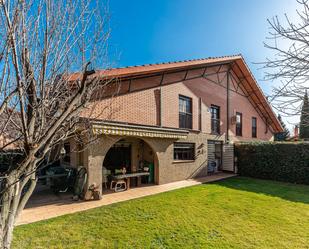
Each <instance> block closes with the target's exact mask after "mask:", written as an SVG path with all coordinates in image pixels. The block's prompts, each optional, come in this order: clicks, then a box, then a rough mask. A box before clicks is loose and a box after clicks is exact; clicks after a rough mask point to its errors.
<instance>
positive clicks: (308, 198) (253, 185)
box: [210, 176, 309, 204]
mask: <svg viewBox="0 0 309 249" xmlns="http://www.w3.org/2000/svg"><path fill="white" fill-rule="evenodd" d="M210 184H216V185H220V186H223V187H227V188H232V189H237V190H242V191H248V192H254V193H257V194H264V195H268V196H273V197H278V198H282V199H285V200H288V201H292V202H301V203H304V204H309V186H307V185H298V184H291V183H284V182H276V181H270V180H261V179H255V178H249V177H241V176H239V177H233V178H230V179H226V180H222V181H216V182H213V183H210Z"/></svg>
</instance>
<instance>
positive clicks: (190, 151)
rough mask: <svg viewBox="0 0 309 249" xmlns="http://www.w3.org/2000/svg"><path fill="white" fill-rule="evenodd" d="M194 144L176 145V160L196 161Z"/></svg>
mask: <svg viewBox="0 0 309 249" xmlns="http://www.w3.org/2000/svg"><path fill="white" fill-rule="evenodd" d="M194 147H195V146H194V144H193V143H174V160H194V159H195V158H194V157H195V155H194V154H195V153H194V150H195V148H194Z"/></svg>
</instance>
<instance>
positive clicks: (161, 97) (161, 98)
mask: <svg viewBox="0 0 309 249" xmlns="http://www.w3.org/2000/svg"><path fill="white" fill-rule="evenodd" d="M163 80H164V73H163V74H162V78H161V82H160V127H162V113H163V110H162V106H163V105H162V100H163V96H162V84H163Z"/></svg>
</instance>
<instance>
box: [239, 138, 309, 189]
mask: <svg viewBox="0 0 309 249" xmlns="http://www.w3.org/2000/svg"><path fill="white" fill-rule="evenodd" d="M235 156H236V157H237V167H238V173H239V174H240V175H242V176H250V177H255V178H262V179H271V180H277V181H285V182H292V183H300V184H308V185H309V143H240V144H235Z"/></svg>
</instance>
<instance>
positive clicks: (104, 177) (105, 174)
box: [102, 167, 111, 189]
mask: <svg viewBox="0 0 309 249" xmlns="http://www.w3.org/2000/svg"><path fill="white" fill-rule="evenodd" d="M109 175H111V171H110V170H108V169H106V168H105V167H103V169H102V183H103V184H104V187H105V188H106V189H107V183H108V176H109Z"/></svg>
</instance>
